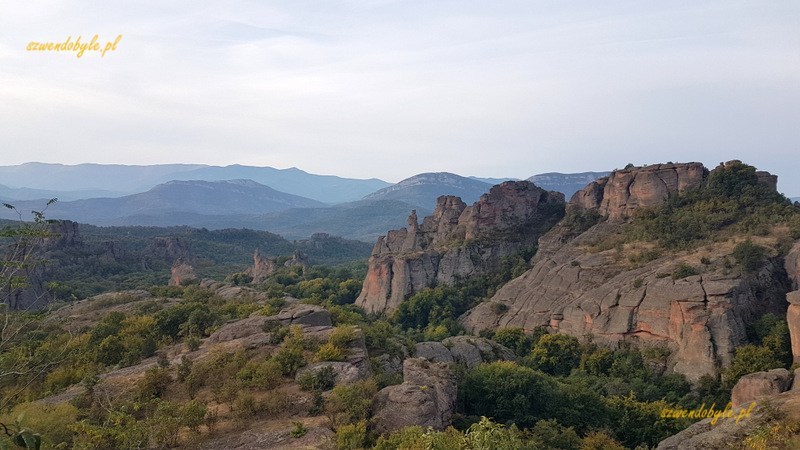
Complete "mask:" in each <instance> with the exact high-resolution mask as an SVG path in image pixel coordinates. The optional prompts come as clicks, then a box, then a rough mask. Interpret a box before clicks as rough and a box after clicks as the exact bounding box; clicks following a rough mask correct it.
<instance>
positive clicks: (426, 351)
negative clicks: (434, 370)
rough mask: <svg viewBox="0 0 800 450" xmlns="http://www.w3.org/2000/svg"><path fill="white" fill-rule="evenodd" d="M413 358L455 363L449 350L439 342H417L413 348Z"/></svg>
mask: <svg viewBox="0 0 800 450" xmlns="http://www.w3.org/2000/svg"><path fill="white" fill-rule="evenodd" d="M414 356H415V357H417V358H425V359H427V360H428V361H432V362H441V363H451V362H455V360H454V359H453V354H452V353H450V349H448V348H447V347H445V346H444V344H442V343H441V342H419V343H417V344H416V345H415V346H414Z"/></svg>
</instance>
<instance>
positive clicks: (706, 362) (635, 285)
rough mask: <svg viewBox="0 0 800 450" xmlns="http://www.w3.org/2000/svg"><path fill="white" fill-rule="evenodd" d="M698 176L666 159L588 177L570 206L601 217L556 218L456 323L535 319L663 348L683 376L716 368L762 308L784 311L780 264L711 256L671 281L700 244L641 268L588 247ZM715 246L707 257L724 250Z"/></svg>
mask: <svg viewBox="0 0 800 450" xmlns="http://www.w3.org/2000/svg"><path fill="white" fill-rule="evenodd" d="M705 173H706V170H705V169H704V168H703V167H702V165H699V164H696V163H690V164H669V165H658V166H648V167H644V168H638V169H626V170H623V171H617V172H614V173H612V174H611V175H610V176H609V177H608V178H607V179H605V180H604V179H601V180H598V181H597V182H593V183H591V184H590V185H589V186H587V187H586V188H585V189H584V190H582V191H579V192H577V193H576V194H575V195H574V196H573V198H572V200H571V204H572V205H571V206H572V207H578V208H579V207H588V208H596V209H597V210H598V211H599V212H600V213H601V214H602V215H605V216H607V217H608V219H609V220H608V221H605V222H601V223H600V224H597V225H595V226H594V227H592V228H590V229H589V230H588V231H586V232H584V233H582V234H580V235H578V236H577V237H575V236H574V235H572V234H570V232H569V230H567V229H566V226H564V225H559V226H557V227H555V228H554V229H553V230H551V231H550V232H548V233H546V234H545V235H543V236H542V237H541V238H540V239H539V250H538V253H537V255H536V256H535V257H534V259H533V261H532V264H533V267H532V268H531V269H530V270H528V271H527V272H526V273H524V274H523V275H522V276H520V277H518V278H516V279H514V280H512V281H510V282H509V283H508V284H506V285H505V286H503V287H502V288H501V289H499V290H498V291H497V293H496V294H495V295H494V297H492V298H491V300H490V302H485V303H482V304H480V305H478V306H477V307H476V308H474V309H473V310H471V311H469V312H468V313H467V314H466V315H465V316H464V317H462V318H461V322H462V323H463V324H464V326H465V327H466V328H467V329H468V330H470V331H472V332H477V331H479V330H482V329H495V328H500V327H522V328H524V329H525V330H528V331H531V330H533V329H535V328H537V327H540V326H543V327H548V328H549V330H550V331H552V332H562V333H567V334H570V335H573V336H577V337H583V336H585V335H587V334H591V335H593V336H594V340H595V342H599V343H606V344H607V345H615V344H616V343H617V342H619V341H621V340H632V341H638V342H641V343H643V344H647V345H659V346H665V347H668V348H669V349H670V350H672V356H671V359H670V361H669V364H670V368H671V369H672V370H674V371H677V372H680V373H683V374H685V375H686V376H687V378H689V379H690V380H692V381H697V380H698V379H699V378H700V377H701V376H702V375H704V374H706V373H708V374H716V373H718V371H719V369H720V368H721V367H723V366H726V365H728V364H729V363H730V361H731V359H732V357H733V355H734V351H735V349H736V347H738V346H739V345H742V344H745V343H747V335H746V331H745V325H746V324H748V323H752V321H753V320H755V319H756V318H757V317H760V316H761V315H763V314H764V313H767V312H772V313H775V314H777V315H783V314H784V312H785V303H784V300H783V298H784V297H783V296H784V294H785V292H786V291H787V290H788V286H786V282H785V278H784V276H783V275H782V272H783V271H782V268H781V267H780V266H781V265H782V261H780V260H777V259H776V260H770V261H767V262H766V263H765V265H764V266H763V268H762V269H761V270H760V272H758V273H757V274H754V275H747V276H745V275H743V274H741V273H740V272H738V271H736V270H734V271H731V270H726V269H725V268H724V267H723V264H721V263H719V264H716V265H714V264H712V265H709V266H703V273H702V274H701V275H693V276H688V277H684V278H679V279H673V277H672V276H671V275H672V274H673V273H675V271H676V269H677V268H678V267H679V266H680V265H681V264H687V265H690V266H692V267H700V266H702V264H701V263H700V259H701V252H703V251H706V250H704V249H697V250H695V251H694V252H688V254H681V255H680V256H675V255H670V256H665V257H660V258H657V259H655V260H653V261H650V262H648V263H644V264H642V265H634V264H631V263H629V261H628V258H626V257H625V256H635V255H634V254H632V253H631V254H629V255H622V256H623V257H622V258H620V254H619V253H620V252H623V251H626V250H625V249H624V248H620V250H619V251H617V250H616V249H611V250H606V251H599V250H598V251H588V250H589V249H590V248H591V247H592V246H594V245H596V244H597V243H598V242H603V241H604V240H606V241H607V240H613V239H614V237H615V234H616V233H619V232H620V221H622V220H623V219H624V218H626V217H628V216H629V215H630V214H631V213H632V212H633V211H634V210H635V208H637V207H642V206H652V205H655V204H657V203H658V202H660V201H662V200H663V199H664V198H666V197H667V196H668V195H670V194H673V193H676V192H681V191H682V190H684V189H689V188H691V187H698V186H700V183H702V182H703V180H704V176H703V175H704V174H705ZM648 189H650V190H649V191H648ZM715 245H716V244H715ZM719 245H720V248H718V249H712V250H710V253H707V254H708V255H710V256H712V257H714V256H713V255H714V254H716V255H720V254H722V255H728V254H730V251H731V250H730V249H729V248H728V249H725V248H723V247H722V246H721V244H719ZM710 247H713V246H710ZM707 248H708V247H707ZM628 251H630V252H633V250H632V249H631V250H628ZM638 251H639V252H641V251H642V250H638ZM702 255H706V253H703V254H702ZM498 304H499V305H498ZM498 306H500V307H498Z"/></svg>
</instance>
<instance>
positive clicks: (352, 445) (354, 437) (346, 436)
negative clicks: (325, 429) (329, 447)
mask: <svg viewBox="0 0 800 450" xmlns="http://www.w3.org/2000/svg"><path fill="white" fill-rule="evenodd" d="M362 448H367V421H366V420H359V421H358V422H356V423H352V424H347V425H342V426H340V427H339V428H337V429H336V449H337V450H359V449H362Z"/></svg>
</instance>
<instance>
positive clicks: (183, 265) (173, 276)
mask: <svg viewBox="0 0 800 450" xmlns="http://www.w3.org/2000/svg"><path fill="white" fill-rule="evenodd" d="M196 281H197V275H196V274H195V273H194V267H192V265H191V264H189V263H187V262H186V261H184V260H183V259H182V258H179V259H177V260H176V261H175V263H174V264H173V265H172V268H171V269H170V277H169V285H170V286H183V285H185V284H189V283H194V282H196Z"/></svg>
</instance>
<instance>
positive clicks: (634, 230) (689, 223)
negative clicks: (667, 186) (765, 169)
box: [627, 161, 800, 249]
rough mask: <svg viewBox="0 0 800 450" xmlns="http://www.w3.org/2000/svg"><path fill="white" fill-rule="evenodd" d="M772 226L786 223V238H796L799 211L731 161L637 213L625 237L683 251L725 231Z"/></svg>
mask: <svg viewBox="0 0 800 450" xmlns="http://www.w3.org/2000/svg"><path fill="white" fill-rule="evenodd" d="M776 224H786V225H788V226H789V227H790V232H791V237H792V238H793V239H800V210H798V208H797V207H796V206H794V205H792V204H791V202H790V201H789V200H788V199H786V197H784V196H783V195H781V194H779V193H777V192H775V191H773V190H772V189H770V188H769V187H768V186H766V185H764V184H762V183H759V181H758V177H757V176H756V169H755V167H752V166H749V165H747V164H743V163H741V162H738V161H734V162H731V163H728V164H726V165H725V166H721V167H718V168H717V169H715V170H713V171H711V172H710V173H709V175H708V179H707V181H706V183H705V185H704V186H703V187H702V188H700V189H694V190H687V191H685V192H683V193H681V194H678V195H674V196H670V197H669V198H668V199H667V200H666V202H665V203H664V204H663V205H661V206H657V207H653V208H644V209H642V210H640V211H638V212H637V214H636V216H635V218H634V220H633V223H632V225H631V227H630V229H629V230H627V235H628V238H629V239H630V240H649V241H655V242H658V243H659V245H661V246H662V247H664V248H666V249H688V248H692V246H693V245H695V244H696V243H697V242H698V241H703V240H708V239H711V238H713V237H714V236H717V235H719V234H720V233H722V232H726V231H727V232H730V233H739V234H753V235H764V234H767V233H769V230H770V227H772V226H774V225H776Z"/></svg>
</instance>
